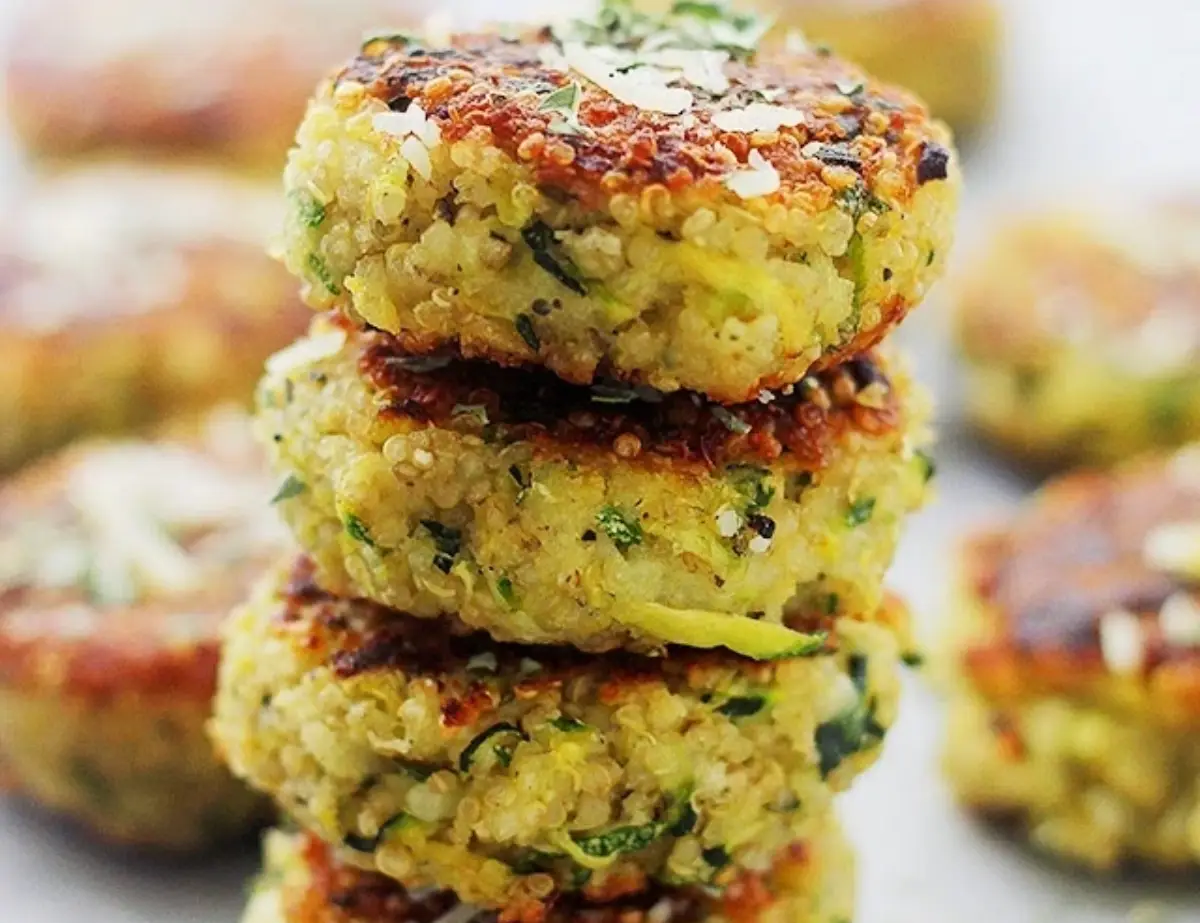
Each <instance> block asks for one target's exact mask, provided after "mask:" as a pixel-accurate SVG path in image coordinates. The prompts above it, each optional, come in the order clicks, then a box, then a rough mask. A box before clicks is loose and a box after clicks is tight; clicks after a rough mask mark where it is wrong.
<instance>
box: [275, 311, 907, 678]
mask: <svg viewBox="0 0 1200 923" xmlns="http://www.w3.org/2000/svg"><path fill="white" fill-rule="evenodd" d="M892 374H893V373H892V372H891V371H890V370H889V369H888V368H887V367H886V366H885V365H884V364H883V362H882V360H881V358H880V357H879V356H878V355H876V354H874V353H867V354H864V355H862V356H860V357H858V358H856V359H854V360H851V361H849V362H847V363H844V364H843V365H841V366H838V367H835V368H831V369H829V370H828V371H826V372H822V373H820V374H818V375H814V376H812V377H810V378H808V379H805V381H804V382H803V383H802V384H801V385H800V386H798V387H796V388H795V389H789V390H790V392H791V393H789V394H786V395H783V394H781V395H780V396H778V397H774V398H773V399H772V400H769V401H767V402H765V403H764V402H758V401H756V402H753V403H751V404H747V405H743V406H738V407H733V408H725V407H722V406H719V405H715V404H712V403H710V402H707V401H704V400H702V399H700V398H699V397H696V396H694V395H690V394H682V393H675V394H670V395H662V394H658V393H655V392H651V391H648V390H645V389H641V390H637V389H630V388H625V387H619V386H618V387H614V386H596V387H593V388H587V387H582V386H572V385H567V384H565V383H563V382H561V381H559V380H558V379H556V378H554V377H553V376H551V375H549V374H548V373H546V372H543V371H541V370H517V369H500V368H496V367H493V366H490V365H487V364H484V363H480V362H464V361H457V360H455V361H452V360H449V359H447V358H444V357H441V358H439V357H432V358H431V357H422V356H416V357H414V356H411V355H409V354H408V353H406V352H404V351H403V349H402V348H401V347H400V344H399V342H398V341H397V340H396V339H394V338H392V337H390V336H389V335H387V334H384V333H379V332H363V331H360V330H358V329H357V328H354V327H353V326H351V325H349V324H347V323H345V322H344V321H340V320H338V319H337V318H336V317H330V316H326V317H319V318H317V319H316V321H315V322H314V325H313V328H312V330H311V331H310V333H309V336H308V338H307V339H304V340H301V341H300V342H299V343H297V344H295V345H294V346H293V347H290V348H288V349H286V350H284V351H283V352H282V353H279V354H277V355H276V356H275V357H273V358H272V359H271V360H270V361H269V362H268V369H267V375H266V377H265V379H264V380H263V382H262V384H261V385H260V388H259V395H258V426H259V433H260V437H261V439H262V441H263V442H264V443H265V444H267V445H268V447H269V451H270V455H271V459H272V464H273V466H274V468H275V470H276V472H277V474H278V475H279V477H280V478H284V477H286V478H287V479H288V482H289V483H290V484H292V485H293V490H292V491H291V496H290V497H289V498H288V499H286V500H285V501H283V502H282V503H281V504H280V509H281V511H282V513H283V515H284V518H285V519H286V520H287V522H288V523H289V524H290V526H291V527H292V529H293V532H294V533H295V535H296V536H297V538H298V539H299V542H300V544H301V546H302V547H303V548H305V549H306V550H307V551H308V552H309V553H310V554H312V555H313V556H314V558H315V559H316V561H317V562H318V564H319V566H320V568H321V575H322V583H323V584H324V585H325V586H327V587H328V588H329V589H331V590H332V591H334V592H337V593H339V594H341V595H347V596H364V597H367V598H370V599H374V600H377V601H379V602H381V603H383V604H385V605H388V606H391V607H393V608H396V609H401V610H404V611H407V612H411V613H412V614H414V615H417V616H422V617H427V616H436V615H453V616H456V617H457V618H458V619H460V620H461V621H462V622H464V623H465V624H467V625H469V626H471V627H473V628H481V629H484V630H486V631H488V632H490V633H491V634H492V635H493V636H494V637H496V638H498V639H500V640H506V641H525V642H533V643H543V642H545V643H571V644H574V645H575V646H577V647H580V648H583V649H586V650H607V649H611V648H614V647H618V646H627V647H633V648H636V649H641V650H650V649H654V648H657V647H661V646H662V645H663V644H664V643H666V642H671V643H677V644H685V645H690V646H695V647H714V646H725V647H729V648H731V649H733V650H736V651H738V652H740V653H743V654H746V655H748V656H754V657H773V656H779V655H782V654H786V653H788V652H789V651H793V652H794V651H795V650H796V649H797V647H803V645H804V643H805V642H804V639H803V638H802V637H799V636H797V635H796V634H795V633H794V632H790V631H788V630H787V629H786V628H784V627H782V626H783V623H785V622H786V615H787V610H788V609H789V608H792V607H795V606H799V607H801V608H803V607H805V606H810V607H811V606H818V605H819V606H820V607H822V608H823V609H825V610H826V611H827V612H829V613H830V614H833V615H836V614H838V613H840V612H849V613H858V612H870V611H873V610H874V609H875V608H877V607H878V605H879V601H880V596H881V592H882V581H883V575H884V572H885V571H886V569H887V567H888V566H889V564H890V563H891V559H892V554H893V551H894V549H895V544H896V540H897V537H898V535H899V532H900V527H901V525H902V521H903V519H904V517H905V514H907V513H908V512H910V511H911V510H912V509H914V508H915V507H916V506H918V505H919V503H920V502H921V500H922V499H923V497H924V495H925V483H926V480H927V479H928V476H929V473H930V467H929V462H928V459H926V458H925V457H924V456H921V455H920V454H919V453H915V452H914V450H913V443H914V441H919V439H920V436H921V435H922V420H923V417H924V414H923V407H922V406H921V404H922V401H921V398H920V397H914V395H913V394H912V393H911V391H910V385H909V383H908V381H907V380H906V379H905V378H904V377H903V376H902V375H900V374H898V373H897V374H895V381H893V380H892V378H890V377H889V376H891V375H892Z"/></svg>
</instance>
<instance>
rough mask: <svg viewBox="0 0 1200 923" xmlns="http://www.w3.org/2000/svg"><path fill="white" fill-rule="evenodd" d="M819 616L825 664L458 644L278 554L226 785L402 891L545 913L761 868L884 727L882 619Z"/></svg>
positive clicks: (814, 819) (218, 723)
mask: <svg viewBox="0 0 1200 923" xmlns="http://www.w3.org/2000/svg"><path fill="white" fill-rule="evenodd" d="M893 617H894V616H890V615H888V614H886V613H885V614H883V615H881V616H880V617H878V618H875V619H870V618H868V619H866V620H861V621H860V620H857V619H850V618H844V619H840V620H837V621H836V622H835V621H834V620H832V619H830V618H828V617H827V616H823V615H820V614H813V615H812V616H811V617H810V619H809V627H810V628H811V629H812V630H814V631H821V632H822V633H826V634H827V635H828V639H827V644H826V648H825V650H824V652H822V653H820V654H816V655H810V656H807V657H796V658H791V659H785V660H779V661H775V662H772V663H760V662H756V661H752V660H748V659H745V658H740V657H737V656H735V655H732V654H728V653H724V652H721V653H713V652H706V651H696V650H692V649H688V648H671V649H669V650H668V651H667V652H666V653H665V654H664V656H662V657H659V658H647V657H641V656H637V655H632V654H627V653H615V654H607V655H587V654H584V653H582V652H579V651H576V650H575V649H573V648H571V647H566V646H560V647H549V646H546V647H534V646H520V645H503V644H499V643H497V642H495V641H493V640H492V639H491V638H489V637H487V636H486V635H484V634H473V635H468V636H461V635H456V634H455V633H454V627H453V625H452V623H449V622H447V621H437V622H432V623H431V622H428V621H424V620H419V619H411V618H407V617H405V616H404V615H403V614H400V613H397V612H394V611H392V610H385V609H382V608H380V607H377V606H375V605H374V604H371V603H366V602H362V601H357V602H356V601H347V600H340V599H337V598H335V597H332V596H330V595H328V594H326V593H324V592H323V591H321V590H319V589H318V588H317V587H316V586H315V584H314V583H313V582H312V568H311V565H310V564H309V562H307V560H306V559H304V558H301V559H299V560H298V561H288V562H284V563H283V564H282V565H281V566H280V567H279V568H278V570H277V571H276V572H275V573H274V574H273V575H272V576H271V577H270V578H269V579H268V580H267V581H266V582H264V584H263V585H262V587H260V589H259V590H258V592H257V593H256V594H255V596H254V597H253V599H252V600H251V602H250V603H249V604H248V605H247V606H245V607H243V608H242V609H241V610H239V611H238V612H237V614H235V616H234V617H233V618H232V619H231V620H230V621H229V622H228V623H227V625H226V627H225V629H224V635H225V646H224V649H223V655H222V662H221V674H220V681H219V685H218V694H217V700H216V707H215V716H214V719H213V725H212V727H213V733H214V737H215V740H216V742H217V744H218V747H219V748H220V750H221V752H222V754H223V755H224V756H225V757H226V759H227V760H228V761H229V764H230V766H231V767H232V768H233V770H234V772H235V773H237V774H239V775H241V776H243V777H245V778H246V779H248V780H249V781H250V782H251V784H253V785H255V786H256V787H258V788H260V789H262V790H264V791H266V792H268V793H270V794H271V795H272V796H274V798H275V799H276V800H277V801H278V802H279V804H280V806H281V807H282V808H283V809H284V810H286V811H287V812H288V813H289V814H291V815H292V816H294V817H295V818H296V819H297V820H298V821H299V822H300V823H301V824H303V825H305V827H306V828H308V829H310V830H312V831H313V832H315V833H318V834H319V835H320V836H322V837H323V838H324V839H325V840H326V841H327V842H332V843H336V844H339V845H344V846H345V847H346V848H347V850H348V853H347V855H349V856H350V857H352V858H353V860H354V861H356V862H357V863H359V864H361V865H362V866H363V867H366V868H374V869H376V870H378V871H380V872H382V873H384V874H386V875H388V876H390V877H392V878H395V879H396V880H398V881H402V882H404V883H405V884H407V885H409V886H410V887H421V886H426V885H432V886H436V887H439V888H447V889H450V890H453V891H454V892H455V893H456V894H458V896H459V897H460V898H461V899H462V900H464V901H469V902H472V903H478V904H481V905H485V906H488V907H493V908H498V909H503V910H504V913H505V916H506V918H510V919H523V920H537V919H540V918H541V914H542V913H544V911H545V909H546V908H547V906H549V905H550V904H551V903H552V902H553V901H554V900H555V898H556V897H557V896H558V895H560V894H563V893H574V892H581V893H582V895H583V896H584V897H586V898H587V899H589V900H593V901H603V900H611V899H616V898H619V897H621V896H623V895H626V894H633V893H637V892H640V891H643V890H644V889H645V888H647V887H650V886H651V883H653V882H657V883H668V884H673V885H682V884H696V885H701V884H708V885H712V886H714V887H715V888H717V889H718V890H721V889H723V888H726V887H728V886H729V885H730V884H731V883H732V882H734V881H736V880H737V872H738V871H740V870H748V871H751V872H764V871H766V870H767V869H769V868H770V866H771V863H772V862H773V861H774V858H775V857H776V856H777V855H778V854H779V853H780V852H781V851H782V850H784V849H786V848H787V847H788V845H789V844H791V843H793V842H795V841H797V840H803V839H805V838H807V837H808V836H810V835H812V834H813V833H814V832H815V831H816V830H818V829H820V828H821V827H822V826H823V825H825V824H826V823H827V822H828V819H829V812H830V810H831V804H830V802H831V799H832V796H833V794H834V792H836V791H839V790H841V789H843V788H845V787H846V786H847V785H848V784H849V783H850V782H851V781H852V780H853V779H854V778H855V777H856V776H857V775H858V774H859V773H860V772H862V771H863V770H864V769H865V768H867V767H868V766H869V765H870V764H871V763H872V762H873V761H874V760H875V758H876V757H877V756H878V751H879V745H880V743H881V742H882V740H883V737H884V735H885V733H886V730H887V728H888V727H889V726H890V725H891V723H892V722H893V720H894V718H895V709H896V704H897V698H898V694H899V677H898V645H897V639H896V636H895V634H894V633H893V631H892V630H891V628H890V627H889V622H890V621H891V620H892V618H893Z"/></svg>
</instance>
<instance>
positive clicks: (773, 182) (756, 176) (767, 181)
mask: <svg viewBox="0 0 1200 923" xmlns="http://www.w3.org/2000/svg"><path fill="white" fill-rule="evenodd" d="M747 164H748V169H745V170H737V171H735V172H733V173H730V174H729V175H728V176H726V177H725V185H726V186H728V187H729V188H730V189H731V190H732V191H733V192H735V193H736V194H737V195H738V196H739V197H740V198H743V199H754V198H757V197H759V196H766V195H770V194H771V193H773V192H778V191H779V186H780V183H779V173H778V171H776V169H775V167H774V166H772V165H771V163H770V162H769V161H768V160H767V159H766V158H765V157H763V155H762V154H760V153H759V152H758V151H751V152H750V158H749V160H748V161H747Z"/></svg>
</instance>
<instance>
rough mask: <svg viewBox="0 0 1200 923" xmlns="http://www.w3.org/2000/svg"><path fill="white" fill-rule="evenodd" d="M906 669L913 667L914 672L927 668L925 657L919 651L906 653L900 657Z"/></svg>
mask: <svg viewBox="0 0 1200 923" xmlns="http://www.w3.org/2000/svg"><path fill="white" fill-rule="evenodd" d="M900 659H901V660H902V661H904V665H905V666H906V667H912V668H913V669H914V670H915V669H918V668H919V667H923V666H925V655H924V654H921V653H919V652H917V651H906V652H905V653H903V654H902V655H901V656H900Z"/></svg>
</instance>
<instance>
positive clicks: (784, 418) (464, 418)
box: [348, 327, 905, 472]
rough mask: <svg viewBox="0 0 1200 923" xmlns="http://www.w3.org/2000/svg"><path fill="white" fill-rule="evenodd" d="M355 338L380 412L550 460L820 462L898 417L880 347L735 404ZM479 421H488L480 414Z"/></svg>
mask: <svg viewBox="0 0 1200 923" xmlns="http://www.w3.org/2000/svg"><path fill="white" fill-rule="evenodd" d="M348 335H350V336H361V339H362V346H361V358H360V360H359V366H360V370H361V373H362V374H363V376H364V377H365V378H366V379H367V380H368V381H369V382H370V383H371V385H372V387H373V388H374V389H375V390H376V391H377V392H378V394H379V401H380V406H381V408H383V410H382V413H383V414H385V415H387V416H389V417H393V418H397V417H408V418H411V419H413V420H414V421H416V422H417V423H419V424H420V425H430V424H432V425H434V426H437V427H439V428H453V429H463V430H464V431H471V432H475V431H480V432H481V433H482V434H483V435H484V437H485V438H495V439H500V440H511V441H523V442H530V443H532V444H533V445H534V446H535V447H536V451H539V452H544V453H545V454H546V455H547V456H548V457H557V456H560V455H562V454H563V453H564V452H567V451H572V450H578V451H599V452H602V453H605V454H608V455H611V456H612V457H613V458H619V459H620V460H621V461H622V462H624V463H629V464H642V465H654V464H665V465H671V466H672V467H674V468H675V469H676V470H679V468H680V467H682V466H687V465H694V466H697V470H710V469H712V468H714V467H716V466H720V465H728V464H736V463H739V462H746V463H750V462H760V463H761V462H771V463H775V462H777V461H779V462H782V463H783V464H785V465H790V466H791V467H793V468H795V469H798V470H802V471H814V472H815V471H819V470H821V469H822V468H823V467H824V466H825V464H826V463H827V461H828V456H829V454H830V452H831V451H832V450H833V449H834V447H835V446H837V445H840V444H843V441H844V440H845V439H846V438H847V437H848V436H849V435H850V434H851V433H853V432H856V431H857V432H862V433H865V434H870V435H872V436H878V435H881V434H884V433H887V432H892V431H895V430H896V429H897V428H899V427H900V426H902V425H903V424H904V418H905V417H904V412H903V408H902V407H901V405H900V398H899V395H898V393H897V391H896V390H895V389H894V388H892V386H891V383H890V382H889V380H888V378H887V375H886V372H885V366H884V364H883V362H882V359H881V357H880V356H879V355H877V354H875V353H871V352H866V353H863V354H862V355H859V356H856V357H855V358H853V359H850V360H849V361H846V362H843V363H841V364H839V365H834V366H832V367H830V368H829V369H828V370H826V371H822V372H819V373H817V374H814V375H812V376H810V377H809V378H808V379H806V380H805V381H804V382H802V383H801V384H800V385H798V386H796V387H795V388H788V389H787V393H786V394H780V395H778V396H776V395H769V394H768V395H764V400H760V401H753V402H751V403H748V404H742V405H737V406H733V407H728V408H726V407H722V406H720V405H718V404H716V403H714V402H712V401H709V400H706V399H703V398H700V397H699V396H697V395H693V394H690V393H685V392H674V393H670V394H660V393H658V392H655V391H652V390H650V389H635V388H630V387H628V386H605V385H598V386H594V387H592V388H587V387H580V386H575V385H569V384H566V383H564V382H562V381H561V380H559V379H558V378H556V377H554V376H553V375H551V374H550V373H549V372H544V371H541V370H537V369H509V368H496V367H495V366H491V365H487V364H483V363H478V362H467V361H461V360H458V361H453V360H452V359H451V357H449V356H448V355H443V356H442V357H441V358H438V357H436V356H435V357H428V356H410V355H408V354H407V353H406V352H405V351H404V350H403V349H402V348H401V346H400V342H399V341H398V340H397V339H396V338H395V337H392V336H389V335H388V334H385V333H382V332H378V331H370V332H367V333H363V334H358V333H356V331H355V330H354V329H353V327H349V328H348ZM484 421H486V422H484Z"/></svg>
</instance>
